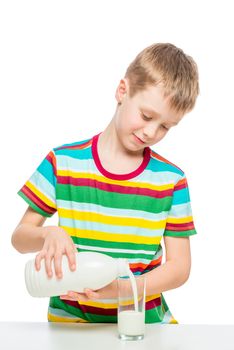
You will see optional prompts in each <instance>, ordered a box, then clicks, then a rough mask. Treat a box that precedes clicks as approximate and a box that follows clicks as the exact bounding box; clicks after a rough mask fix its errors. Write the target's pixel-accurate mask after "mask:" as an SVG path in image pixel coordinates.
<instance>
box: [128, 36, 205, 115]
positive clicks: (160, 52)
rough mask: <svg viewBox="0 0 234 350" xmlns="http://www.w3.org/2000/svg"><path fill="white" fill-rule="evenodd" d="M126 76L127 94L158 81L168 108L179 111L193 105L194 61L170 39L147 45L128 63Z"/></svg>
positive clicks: (195, 93)
mask: <svg viewBox="0 0 234 350" xmlns="http://www.w3.org/2000/svg"><path fill="white" fill-rule="evenodd" d="M125 78H126V79H127V80H128V83H129V97H133V96H134V95H135V94H136V93H138V92H140V91H143V90H145V89H146V88H147V87H149V86H156V85H158V84H160V85H161V86H163V91H164V97H165V98H167V100H168V103H169V106H170V107H171V109H172V110H174V111H175V112H180V113H182V114H186V113H187V112H189V111H191V110H192V109H193V107H194V105H195V102H196V98H197V96H198V94H199V83H198V70H197V65H196V63H195V62H194V60H193V59H192V57H190V56H188V55H186V54H185V53H184V52H183V51H182V50H181V49H179V48H177V47H176V46H174V45H172V44H169V43H158V44H153V45H151V46H148V47H146V48H145V49H144V50H143V51H141V52H140V53H139V54H138V55H137V56H136V58H135V59H134V60H133V62H132V63H131V64H130V65H129V67H128V68H127V71H126V73H125Z"/></svg>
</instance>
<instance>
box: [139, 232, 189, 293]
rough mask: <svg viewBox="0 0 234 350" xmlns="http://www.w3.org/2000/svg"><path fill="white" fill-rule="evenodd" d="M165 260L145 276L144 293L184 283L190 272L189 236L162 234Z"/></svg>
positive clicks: (155, 291) (159, 291)
mask: <svg viewBox="0 0 234 350" xmlns="http://www.w3.org/2000/svg"><path fill="white" fill-rule="evenodd" d="M164 243H165V250H166V261H165V263H164V264H162V265H161V266H159V267H157V268H156V269H154V270H152V271H149V272H147V273H146V274H145V276H146V295H153V294H158V293H161V292H164V291H167V290H170V289H174V288H177V287H180V286H181V285H182V284H184V283H185V282H186V281H187V280H188V278H189V274H190V269H191V252H190V241H189V237H169V236H164Z"/></svg>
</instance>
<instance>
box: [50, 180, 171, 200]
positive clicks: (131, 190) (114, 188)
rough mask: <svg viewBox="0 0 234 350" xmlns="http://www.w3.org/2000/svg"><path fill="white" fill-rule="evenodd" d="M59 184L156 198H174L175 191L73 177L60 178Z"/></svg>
mask: <svg viewBox="0 0 234 350" xmlns="http://www.w3.org/2000/svg"><path fill="white" fill-rule="evenodd" d="M57 182H58V183H59V184H63V185H68V184H69V185H73V186H87V187H93V188H98V189H100V190H103V191H107V192H117V193H123V194H137V195H141V196H148V197H154V198H164V197H169V196H172V194H173V189H169V190H162V191H157V190H151V189H148V188H139V187H128V186H127V187H126V186H120V185H113V184H107V183H103V182H99V181H97V180H93V179H83V178H73V177H71V176H58V177H57Z"/></svg>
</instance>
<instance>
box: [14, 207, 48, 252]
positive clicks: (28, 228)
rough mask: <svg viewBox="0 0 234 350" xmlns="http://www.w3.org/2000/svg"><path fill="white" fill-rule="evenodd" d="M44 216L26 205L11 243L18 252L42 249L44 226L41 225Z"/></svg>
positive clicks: (44, 218)
mask: <svg viewBox="0 0 234 350" xmlns="http://www.w3.org/2000/svg"><path fill="white" fill-rule="evenodd" d="M45 220H46V217H44V216H42V215H40V214H39V213H37V212H36V211H35V210H33V209H32V208H31V207H28V208H27V210H26V212H25V214H24V215H23V217H22V219H21V220H20V222H19V224H18V225H17V227H16V228H15V230H14V232H13V234H12V237H11V243H12V245H13V247H14V248H15V249H16V250H18V251H19V252H20V253H31V252H37V251H39V250H41V249H42V247H43V244H44V240H45V234H46V229H47V228H46V227H42V225H43V224H44V222H45Z"/></svg>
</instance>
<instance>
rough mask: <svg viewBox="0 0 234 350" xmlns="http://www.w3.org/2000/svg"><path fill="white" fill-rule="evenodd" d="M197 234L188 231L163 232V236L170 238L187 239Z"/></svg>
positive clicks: (193, 231)
mask: <svg viewBox="0 0 234 350" xmlns="http://www.w3.org/2000/svg"><path fill="white" fill-rule="evenodd" d="M196 233H197V231H196V230H188V231H169V230H167V231H165V233H164V236H170V237H188V236H192V235H195V234H196Z"/></svg>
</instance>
